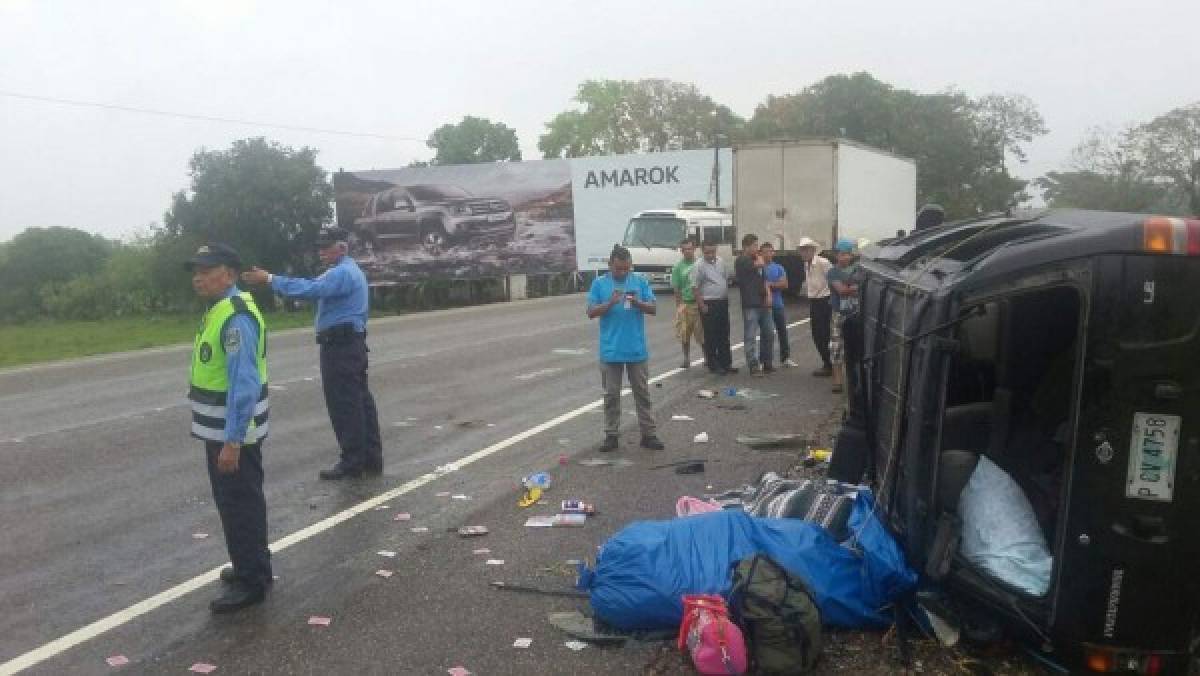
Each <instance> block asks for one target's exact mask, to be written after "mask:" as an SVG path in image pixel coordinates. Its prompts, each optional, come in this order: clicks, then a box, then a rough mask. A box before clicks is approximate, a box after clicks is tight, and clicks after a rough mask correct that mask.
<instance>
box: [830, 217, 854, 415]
mask: <svg viewBox="0 0 1200 676" xmlns="http://www.w3.org/2000/svg"><path fill="white" fill-rule="evenodd" d="M834 250H835V251H836V252H837V266H836V267H834V268H832V269H831V270H830V271H829V273H828V274H827V275H826V278H827V279H828V280H829V289H830V299H831V301H832V304H833V326H832V331H831V332H830V336H831V337H830V341H829V356H830V360H831V361H832V362H833V391H834V392H835V393H840V392H841V391H842V388H843V384H844V383H845V382H846V359H845V349H844V345H843V343H842V325H843V324H844V323H845V321H846V318H847V317H849V316H850V315H852V314H854V313H856V312H858V282H857V281H856V278H855V272H856V271H855V268H854V242H851V241H850V240H848V239H839V240H838V243H837V246H836V247H834Z"/></svg>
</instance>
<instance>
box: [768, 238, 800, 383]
mask: <svg viewBox="0 0 1200 676" xmlns="http://www.w3.org/2000/svg"><path fill="white" fill-rule="evenodd" d="M759 251H760V252H762V257H763V261H765V262H766V266H765V267H764V268H763V276H764V277H766V279H767V288H768V289H770V290H771V319H772V320H773V323H774V324H775V337H776V338H777V339H778V340H779V363H780V364H782V365H783V366H784V367H787V368H790V367H793V366H798V364H796V362H794V361H792V357H791V355H792V349H791V345H789V344H788V327H787V313H785V312H784V307H783V290H784V289H786V288H788V276H787V270H784V269H783V266H782V265H780V264H779V263H776V262H775V246H774V245H773V244H771V243H770V242H763V244H762V246H761V247H759ZM764 335H769V332H768V333H766V334H764ZM766 349H767V346H766V345H763V350H766Z"/></svg>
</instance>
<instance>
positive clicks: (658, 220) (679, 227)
mask: <svg viewBox="0 0 1200 676" xmlns="http://www.w3.org/2000/svg"><path fill="white" fill-rule="evenodd" d="M686 235H687V223H685V222H684V220H683V219H682V218H672V217H670V216H651V217H644V218H633V219H630V221H629V227H628V228H626V229H625V242H624V244H625V246H628V247H635V246H639V247H651V248H653V247H661V248H664V249H674V248H675V247H677V246H679V242H680V241H681V240H683V238H684V236H686Z"/></svg>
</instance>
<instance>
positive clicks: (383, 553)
mask: <svg viewBox="0 0 1200 676" xmlns="http://www.w3.org/2000/svg"><path fill="white" fill-rule="evenodd" d="M375 553H376V554H378V555H380V556H386V557H387V558H389V559H391V558H395V556H396V552H393V551H391V550H390V549H381V550H379V551H377V552H375Z"/></svg>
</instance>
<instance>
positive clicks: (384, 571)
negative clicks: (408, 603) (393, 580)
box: [375, 568, 396, 579]
mask: <svg viewBox="0 0 1200 676" xmlns="http://www.w3.org/2000/svg"><path fill="white" fill-rule="evenodd" d="M375 574H376V575H378V576H379V577H382V578H384V579H387V578H389V577H391V576H393V575H395V574H396V573H395V572H393V571H390V570H387V569H386V568H380V569H379V570H377V571H375Z"/></svg>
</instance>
